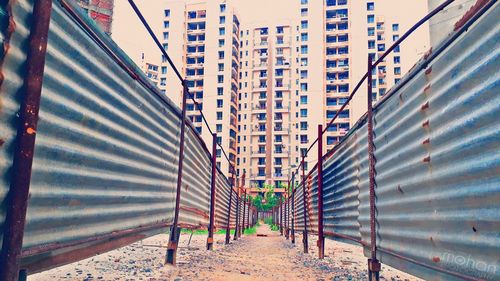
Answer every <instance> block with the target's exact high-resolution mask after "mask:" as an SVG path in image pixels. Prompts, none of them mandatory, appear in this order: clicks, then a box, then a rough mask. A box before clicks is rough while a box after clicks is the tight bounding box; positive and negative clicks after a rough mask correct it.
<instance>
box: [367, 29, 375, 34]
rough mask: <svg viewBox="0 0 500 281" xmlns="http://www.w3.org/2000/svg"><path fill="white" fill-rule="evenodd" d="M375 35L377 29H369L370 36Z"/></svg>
mask: <svg viewBox="0 0 500 281" xmlns="http://www.w3.org/2000/svg"><path fill="white" fill-rule="evenodd" d="M374 35H375V28H374V27H368V36H374Z"/></svg>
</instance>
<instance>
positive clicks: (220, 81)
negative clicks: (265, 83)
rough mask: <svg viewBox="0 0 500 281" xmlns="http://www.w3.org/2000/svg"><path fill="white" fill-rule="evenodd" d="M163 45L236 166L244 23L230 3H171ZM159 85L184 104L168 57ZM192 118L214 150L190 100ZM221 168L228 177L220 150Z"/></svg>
mask: <svg viewBox="0 0 500 281" xmlns="http://www.w3.org/2000/svg"><path fill="white" fill-rule="evenodd" d="M164 7H165V8H164V10H163V13H164V17H163V23H162V24H163V33H162V39H163V47H164V48H165V49H166V50H167V52H168V54H169V56H170V57H171V58H172V60H173V62H174V64H175V65H176V66H177V67H178V68H179V71H180V72H181V74H182V76H183V77H185V78H186V81H187V86H188V88H189V90H190V92H191V93H192V94H193V96H194V98H195V100H196V101H197V103H199V104H200V105H201V107H202V109H203V112H204V115H205V117H206V118H207V122H208V125H209V126H210V128H211V129H212V130H214V131H215V132H216V133H217V141H218V142H219V143H220V144H221V145H222V147H223V148H224V150H225V151H226V152H227V153H228V157H229V158H230V161H231V162H232V163H235V162H236V137H237V130H238V128H237V125H238V124H237V111H238V79H239V77H238V74H239V42H240V39H239V34H240V26H239V25H240V23H239V19H238V16H237V15H236V13H235V11H234V9H233V8H231V7H230V6H229V4H226V1H221V0H217V1H215V0H210V1H205V2H196V3H191V2H188V3H186V2H166V3H165V6H164ZM159 76H160V77H159V87H160V90H162V92H164V93H165V94H166V95H167V96H168V97H169V98H171V99H172V100H173V101H174V102H175V103H176V104H178V105H181V96H182V86H181V84H180V82H179V80H178V78H177V76H176V75H175V73H174V71H173V70H172V69H170V66H169V65H168V63H167V62H166V58H163V60H162V64H161V66H160V73H159ZM187 116H188V117H189V118H190V119H191V121H192V122H193V125H194V126H195V128H196V130H197V131H198V132H199V133H201V136H202V138H203V139H204V140H205V142H206V143H207V145H208V146H209V147H210V145H211V143H212V136H211V135H210V133H209V131H208V129H207V128H206V127H205V125H204V123H203V120H202V116H201V114H200V113H199V111H198V110H197V109H196V108H195V105H194V103H193V102H192V101H191V100H190V99H188V102H187ZM217 164H218V165H219V166H220V167H221V169H222V171H223V172H224V173H226V174H229V172H230V170H229V163H228V162H227V161H226V160H225V159H224V156H223V155H222V153H221V151H220V150H218V151H217Z"/></svg>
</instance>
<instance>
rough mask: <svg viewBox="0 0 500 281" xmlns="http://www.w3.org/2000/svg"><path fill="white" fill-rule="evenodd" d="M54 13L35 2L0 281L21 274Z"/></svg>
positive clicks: (43, 1)
mask: <svg viewBox="0 0 500 281" xmlns="http://www.w3.org/2000/svg"><path fill="white" fill-rule="evenodd" d="M51 12H52V1H50V0H39V1H35V4H34V7H33V23H32V24H31V29H30V36H29V42H28V46H27V48H28V50H27V53H28V56H27V58H26V74H25V76H24V81H23V88H22V92H23V93H22V94H23V97H22V104H21V107H20V111H19V112H20V116H19V126H18V130H17V136H16V142H17V144H16V145H17V147H16V150H15V152H14V159H13V161H14V163H13V171H12V181H11V185H10V189H9V193H8V194H7V200H8V201H7V202H6V210H5V211H6V216H5V222H4V225H3V227H4V233H3V242H2V252H1V254H0V280H6V281H17V279H18V277H19V274H20V273H19V267H20V255H21V251H22V244H23V237H24V225H25V222H26V211H27V209H28V197H29V188H30V183H31V169H32V165H33V155H34V150H35V139H36V129H37V124H38V112H39V108H40V98H41V93H42V83H43V73H44V68H45V54H46V51H47V38H48V32H49V25H50V15H51ZM23 272H25V271H24V270H23ZM21 275H22V274H21Z"/></svg>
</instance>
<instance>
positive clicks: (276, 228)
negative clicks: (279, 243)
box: [271, 224, 280, 231]
mask: <svg viewBox="0 0 500 281" xmlns="http://www.w3.org/2000/svg"><path fill="white" fill-rule="evenodd" d="M279 229H280V227H279V226H278V225H277V224H271V230H272V231H278V230H279Z"/></svg>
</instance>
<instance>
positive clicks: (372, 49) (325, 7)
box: [298, 0, 429, 168]
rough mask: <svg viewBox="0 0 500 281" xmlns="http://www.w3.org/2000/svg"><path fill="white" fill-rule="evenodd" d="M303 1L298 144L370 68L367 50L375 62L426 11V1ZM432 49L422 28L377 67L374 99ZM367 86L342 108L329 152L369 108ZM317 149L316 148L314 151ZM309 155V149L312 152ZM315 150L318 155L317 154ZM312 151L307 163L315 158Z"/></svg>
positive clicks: (306, 141) (329, 135)
mask: <svg viewBox="0 0 500 281" xmlns="http://www.w3.org/2000/svg"><path fill="white" fill-rule="evenodd" d="M298 1H300V29H299V40H298V48H299V50H300V52H299V62H300V63H299V67H298V71H299V73H300V76H299V106H298V110H299V122H300V124H303V127H302V126H301V127H300V128H304V130H299V139H300V142H299V144H298V145H299V149H300V151H305V149H307V148H308V147H309V146H310V145H311V143H312V141H313V140H314V139H316V138H317V135H318V132H317V125H318V124H324V125H325V124H327V123H328V122H329V121H330V120H331V118H333V117H334V116H335V115H336V114H337V112H338V110H339V109H340V107H341V106H342V105H343V104H344V103H345V102H346V101H347V97H348V96H349V94H350V93H351V91H352V90H353V89H354V87H355V85H356V84H357V82H358V81H359V79H360V78H361V77H362V76H363V75H364V74H365V73H366V71H367V64H368V62H367V60H368V55H370V56H372V58H373V60H374V61H375V60H376V59H377V58H378V57H379V56H380V55H381V54H382V53H383V52H384V51H385V50H386V49H387V48H388V47H389V46H390V45H391V44H392V43H393V42H394V41H396V40H397V39H399V36H401V35H402V34H403V32H404V31H405V30H407V29H409V27H410V26H411V25H413V24H414V23H415V22H417V21H418V20H419V19H420V18H421V17H422V16H423V15H425V14H426V12H427V3H425V1H389V0H368V1H348V0H322V1H313V0H298ZM428 48H429V37H428V27H425V26H424V27H423V28H421V29H420V30H419V31H418V32H416V34H414V35H412V37H411V38H409V39H408V40H407V41H406V42H405V43H404V44H403V45H402V46H401V47H399V48H397V49H396V50H395V51H394V52H393V53H392V54H391V55H390V56H388V57H387V58H386V59H385V61H384V62H382V63H381V64H380V65H379V66H378V67H377V69H376V70H375V71H374V72H373V85H372V88H373V93H374V95H375V99H374V100H375V102H376V101H377V100H378V99H380V98H381V97H383V96H384V95H385V94H386V93H387V91H388V90H389V89H390V88H391V87H392V86H393V85H394V84H395V83H397V82H398V81H399V80H400V79H401V76H402V75H403V74H404V73H405V72H406V71H408V70H409V69H410V68H411V66H412V65H413V64H414V63H415V62H416V61H417V59H418V57H419V56H420V55H421V54H423V52H424V51H425V50H427V49H428ZM366 88H367V86H364V87H362V88H360V91H359V93H358V94H357V95H356V96H355V98H354V99H353V101H352V102H351V103H350V104H349V105H348V106H347V107H346V108H345V109H344V110H343V111H342V112H340V113H339V116H338V118H337V120H336V121H335V123H334V124H333V126H332V127H331V128H329V130H328V131H327V132H326V134H325V135H326V136H325V139H324V143H325V144H326V145H325V147H324V149H325V151H324V152H326V151H327V150H328V149H331V148H332V147H333V146H334V145H335V143H336V142H338V141H339V140H340V139H341V138H342V137H343V136H344V135H345V134H346V133H347V132H348V130H349V129H350V128H351V127H352V126H353V125H354V124H355V123H356V122H357V120H358V119H359V118H360V117H361V116H362V115H363V114H364V113H365V112H366V109H367V105H366V102H367V97H366ZM316 150H317V148H316V149H313V153H314V154H315V153H316V152H315V151H316ZM310 154H311V152H310ZM315 155H316V154H315ZM315 155H309V157H308V159H314V160H310V162H309V163H308V165H306V166H307V168H312V167H313V165H314V164H315V162H316V158H317V157H314V156H315ZM299 160H300V159H299Z"/></svg>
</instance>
